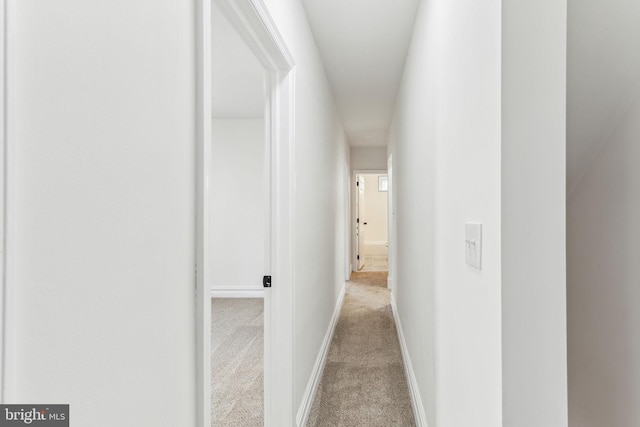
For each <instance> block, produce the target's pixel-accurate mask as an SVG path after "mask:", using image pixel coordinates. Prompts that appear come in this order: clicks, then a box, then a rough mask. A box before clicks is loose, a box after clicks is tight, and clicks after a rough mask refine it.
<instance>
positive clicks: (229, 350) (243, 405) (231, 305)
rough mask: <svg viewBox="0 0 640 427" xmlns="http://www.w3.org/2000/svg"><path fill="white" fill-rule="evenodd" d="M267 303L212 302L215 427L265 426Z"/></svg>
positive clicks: (241, 300)
mask: <svg viewBox="0 0 640 427" xmlns="http://www.w3.org/2000/svg"><path fill="white" fill-rule="evenodd" d="M263 311H264V300H262V299H256V298H215V299H212V300H211V406H212V408H211V425H212V426H214V427H221V426H229V427H253V426H256V427H257V426H262V425H263V424H264V422H263V418H264V409H263V406H264V405H263V393H264V391H263V390H264V385H263V378H264V362H263V354H264V350H263V349H264V327H263V321H264V315H263Z"/></svg>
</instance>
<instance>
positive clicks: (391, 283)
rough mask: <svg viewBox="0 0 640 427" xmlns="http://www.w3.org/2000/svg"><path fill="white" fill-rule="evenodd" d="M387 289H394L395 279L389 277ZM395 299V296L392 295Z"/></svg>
mask: <svg viewBox="0 0 640 427" xmlns="http://www.w3.org/2000/svg"><path fill="white" fill-rule="evenodd" d="M387 288H388V289H393V279H392V278H391V275H389V276H387ZM392 297H393V295H392Z"/></svg>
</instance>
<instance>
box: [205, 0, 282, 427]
mask: <svg viewBox="0 0 640 427" xmlns="http://www.w3.org/2000/svg"><path fill="white" fill-rule="evenodd" d="M213 1H215V2H216V4H217V5H218V6H219V8H220V10H221V11H222V13H223V14H224V15H225V16H226V17H227V18H228V20H229V21H230V23H231V25H232V26H233V27H234V28H235V29H236V31H237V32H238V34H239V35H240V36H241V37H242V38H243V39H244V40H245V42H246V43H247V45H248V47H249V49H250V50H251V51H252V52H253V53H254V55H255V56H256V58H257V59H258V62H259V63H260V64H262V66H263V67H264V68H265V70H266V73H265V74H266V78H265V94H266V96H265V172H264V173H265V180H264V182H265V184H264V185H265V187H264V189H265V196H266V199H265V201H266V203H265V224H266V226H267V227H266V229H265V231H266V233H265V249H266V250H265V275H270V276H272V288H269V289H266V290H265V296H264V316H265V319H264V328H265V329H264V341H265V345H264V355H265V358H264V360H265V366H264V425H265V426H267V427H275V426H282V425H293V424H294V420H295V414H294V402H293V399H294V396H293V349H294V346H293V301H294V295H293V283H294V265H295V259H294V230H295V228H294V227H295V223H294V219H295V212H294V195H295V179H294V178H295V175H294V174H295V163H294V162H295V151H294V148H295V147H294V146H295V144H294V125H295V116H294V114H295V108H294V105H295V63H294V60H293V57H292V55H291V54H290V52H289V50H288V48H287V46H286V44H285V43H284V39H283V38H282V36H281V35H280V33H279V31H278V29H277V27H276V25H275V23H274V21H273V20H272V18H271V16H270V15H269V12H268V10H267V8H266V6H265V5H264V3H263V1H262V0H213ZM196 29H197V33H196V70H197V71H196V97H197V150H196V153H197V159H196V161H197V179H196V191H197V195H196V200H197V202H196V203H197V206H196V208H197V209H196V253H197V265H196V282H197V284H196V288H197V292H196V294H197V295H196V304H197V310H196V331H197V332H196V333H197V335H196V358H197V361H196V367H197V368H196V375H197V377H196V387H197V390H196V393H197V394H196V396H197V425H198V426H202V427H209V426H210V425H211V366H210V362H211V341H210V340H211V296H210V290H209V287H208V286H207V284H208V283H211V280H209V276H210V275H211V274H212V272H211V271H208V270H207V263H206V262H205V260H206V259H207V256H208V254H209V252H210V248H211V242H210V239H211V236H210V234H211V233H210V230H209V225H208V221H207V218H209V214H210V212H211V209H213V208H214V206H213V204H214V200H212V198H210V197H209V194H208V193H209V191H208V189H209V186H210V185H211V171H212V168H213V164H212V158H211V155H212V154H211V152H212V147H211V144H212V139H211V138H212V136H211V63H212V60H213V58H212V54H211V0H197V1H196Z"/></svg>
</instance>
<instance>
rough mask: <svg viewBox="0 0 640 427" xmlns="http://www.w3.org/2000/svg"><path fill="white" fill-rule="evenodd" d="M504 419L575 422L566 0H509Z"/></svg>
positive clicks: (526, 424) (534, 423) (534, 425)
mask: <svg viewBox="0 0 640 427" xmlns="http://www.w3.org/2000/svg"><path fill="white" fill-rule="evenodd" d="M502 22H503V24H502V82H503V84H502V348H503V352H502V358H503V360H502V362H503V369H502V377H503V381H502V385H503V396H504V398H503V422H504V425H506V426H519V427H520V426H522V427H538V426H554V427H555V426H558V427H562V426H566V425H567V333H566V251H565V240H566V238H565V236H566V209H565V206H566V191H565V183H566V120H567V115H566V93H567V84H566V70H567V66H566V64H567V51H566V37H567V2H566V0H537V1H534V0H528V1H507V2H502Z"/></svg>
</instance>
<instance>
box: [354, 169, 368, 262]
mask: <svg viewBox="0 0 640 427" xmlns="http://www.w3.org/2000/svg"><path fill="white" fill-rule="evenodd" d="M357 179H358V184H357V185H358V218H357V219H356V230H357V234H356V235H357V238H358V256H357V259H358V271H360V270H362V268H363V267H364V243H365V232H366V229H367V223H366V221H365V219H364V218H365V217H364V210H365V204H364V176H362V175H358V176H357Z"/></svg>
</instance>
